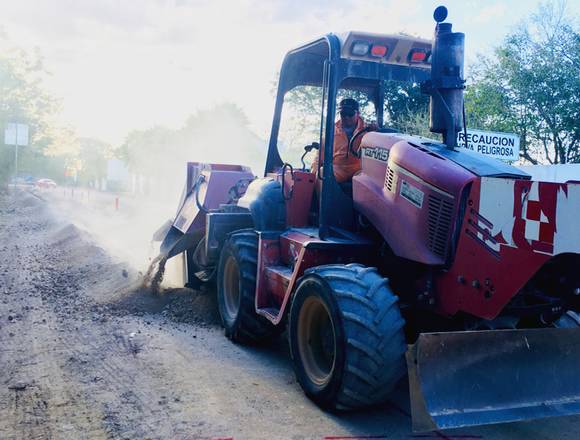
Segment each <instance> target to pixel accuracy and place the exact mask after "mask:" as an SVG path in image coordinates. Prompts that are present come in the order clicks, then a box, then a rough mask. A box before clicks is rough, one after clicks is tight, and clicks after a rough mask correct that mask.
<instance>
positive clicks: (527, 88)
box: [466, 3, 580, 164]
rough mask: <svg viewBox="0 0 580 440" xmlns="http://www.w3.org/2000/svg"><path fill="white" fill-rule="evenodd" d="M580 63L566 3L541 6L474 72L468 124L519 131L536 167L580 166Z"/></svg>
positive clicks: (526, 156) (579, 44) (524, 154)
mask: <svg viewBox="0 0 580 440" xmlns="http://www.w3.org/2000/svg"><path fill="white" fill-rule="evenodd" d="M579 60H580V33H579V31H578V28H577V27H575V25H574V23H573V22H572V21H571V20H569V19H568V18H567V16H566V10H565V7H564V5H563V4H559V5H558V6H556V5H554V4H553V3H551V4H543V5H541V6H540V8H539V9H538V11H537V12H536V13H535V14H533V15H531V17H530V18H529V20H528V21H527V22H525V23H523V24H522V25H521V26H520V27H519V29H517V30H516V31H515V32H513V33H512V34H510V35H508V36H507V37H506V38H505V40H504V42H503V43H502V45H500V46H499V47H498V48H497V49H496V51H495V56H494V57H492V58H484V59H482V60H481V62H480V63H479V64H478V65H477V66H476V68H475V69H474V72H473V74H472V76H471V81H472V84H471V85H470V86H469V87H468V90H467V93H466V108H467V113H468V121H469V125H470V126H471V127H473V128H482V129H488V130H499V131H513V132H516V133H518V134H519V135H520V137H521V151H520V156H521V158H522V159H523V160H524V161H527V162H530V163H532V164H537V163H542V162H548V163H551V164H557V163H572V162H576V163H580V153H579V149H578V144H579V142H580V95H579V91H580V61H579Z"/></svg>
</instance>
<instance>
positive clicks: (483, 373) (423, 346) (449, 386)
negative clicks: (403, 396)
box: [407, 328, 580, 432]
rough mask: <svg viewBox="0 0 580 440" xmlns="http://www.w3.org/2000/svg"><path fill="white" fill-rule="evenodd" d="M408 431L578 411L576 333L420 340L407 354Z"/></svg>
mask: <svg viewBox="0 0 580 440" xmlns="http://www.w3.org/2000/svg"><path fill="white" fill-rule="evenodd" d="M407 365H408V369H409V388H410V395H411V411H412V414H413V431H415V432H424V431H431V430H436V429H446V428H458V427H462V426H473V425H485V424H492V423H504V422H513V421H518V420H529V419H536V418H542V417H552V416H564V415H571V414H579V413H580V370H579V366H580V329H579V328H550V329H534V330H492V331H469V332H449V333H425V334H421V335H420V336H419V338H418V340H417V342H416V343H415V344H414V345H413V346H412V347H411V348H410V349H409V351H408V352H407Z"/></svg>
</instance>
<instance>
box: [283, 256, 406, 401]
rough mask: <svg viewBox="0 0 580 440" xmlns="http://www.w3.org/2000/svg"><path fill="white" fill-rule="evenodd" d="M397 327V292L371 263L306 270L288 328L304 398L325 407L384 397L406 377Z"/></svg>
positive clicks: (399, 320)
mask: <svg viewBox="0 0 580 440" xmlns="http://www.w3.org/2000/svg"><path fill="white" fill-rule="evenodd" d="M404 324H405V323H404V320H403V318H402V316H401V312H400V310H399V307H398V298H397V296H396V295H394V294H393V293H392V291H391V290H390V288H389V285H388V280H386V279H385V278H383V277H381V276H380V275H379V274H378V272H377V270H376V269H375V268H367V267H364V266H362V265H359V264H349V265H346V266H344V265H327V266H320V267H316V268H313V269H309V270H307V271H306V272H305V275H304V277H303V278H302V280H301V281H300V283H299V285H298V287H297V289H296V294H295V297H294V301H293V303H292V307H291V310H290V323H289V331H288V334H289V338H290V353H291V356H292V361H293V364H294V371H295V373H296V377H297V379H298V382H299V383H300V385H301V386H302V388H303V390H304V392H305V393H306V395H307V396H308V397H310V398H311V399H312V400H313V401H314V402H316V403H317V404H318V405H320V406H321V407H323V408H327V409H331V410H332V409H355V408H360V407H364V406H369V405H374V404H377V403H380V402H383V401H384V400H385V399H386V398H387V396H388V395H389V393H390V392H391V391H392V389H393V388H394V387H395V385H396V384H397V382H398V381H399V380H400V379H401V377H403V375H404V374H405V352H406V349H407V345H406V342H405V336H404V331H403V326H404Z"/></svg>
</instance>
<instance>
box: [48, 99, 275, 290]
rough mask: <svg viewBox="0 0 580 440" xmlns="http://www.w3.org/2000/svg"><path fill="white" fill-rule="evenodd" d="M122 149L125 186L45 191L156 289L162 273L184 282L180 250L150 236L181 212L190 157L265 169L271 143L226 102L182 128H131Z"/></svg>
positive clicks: (169, 280)
mask: <svg viewBox="0 0 580 440" xmlns="http://www.w3.org/2000/svg"><path fill="white" fill-rule="evenodd" d="M160 133H163V136H160ZM124 148H125V151H124V156H125V157H124V161H125V162H126V163H127V168H128V171H129V175H130V179H129V181H128V182H126V184H125V187H124V188H123V190H118V191H97V190H95V189H89V188H79V187H76V188H71V187H58V188H56V189H54V190H46V191H43V192H42V193H41V194H40V195H41V196H43V197H47V198H49V199H50V201H51V202H52V203H54V204H55V205H56V206H57V208H58V209H57V210H56V211H57V212H58V213H59V214H60V215H62V216H63V217H66V218H67V219H68V221H70V222H72V223H73V224H75V226H77V227H79V228H80V229H82V230H84V231H86V232H88V233H89V234H90V235H91V236H92V237H93V239H94V240H95V241H96V242H97V244H98V245H99V246H101V247H103V248H104V249H105V250H107V252H108V253H110V254H111V255H112V256H113V257H114V258H116V259H117V260H118V261H119V262H125V263H127V265H128V266H129V269H130V270H134V271H137V272H138V273H141V274H142V280H143V283H144V284H145V285H148V286H149V287H150V288H152V289H154V290H155V289H158V288H159V285H160V284H161V281H162V280H163V279H164V278H165V279H164V281H163V286H164V287H182V286H183V285H184V283H185V280H184V271H183V256H182V255H178V256H176V257H173V258H171V259H169V260H167V259H166V258H164V257H163V256H160V255H158V254H159V244H160V243H159V242H153V241H152V237H153V235H154V234H155V232H156V231H157V230H158V229H159V228H161V227H162V225H163V224H165V223H166V222H167V221H168V220H169V219H171V220H173V219H174V217H175V215H176V212H177V210H178V208H179V203H180V199H181V195H182V193H183V191H184V186H185V182H186V177H187V162H204V163H225V164H240V165H246V166H249V167H251V169H252V171H253V172H254V174H255V175H261V174H262V172H263V167H264V158H265V156H266V142H265V141H264V140H263V139H261V138H260V137H258V136H257V135H256V134H255V133H253V132H252V130H251V129H250V128H249V127H248V124H247V120H246V119H245V116H244V114H243V112H242V111H241V110H240V109H239V108H237V107H234V106H231V105H222V106H217V107H214V108H210V109H208V110H207V111H205V112H200V113H197V114H195V115H193V116H192V117H191V118H190V119H189V120H188V121H187V122H186V123H185V125H184V126H183V127H182V128H180V129H177V130H170V129H166V128H159V127H157V128H153V129H150V130H146V131H143V132H138V133H137V134H135V132H133V133H132V134H130V135H129V136H128V138H127V141H126V143H125V145H124ZM165 263H167V264H165ZM155 268H158V269H159V271H158V272H155ZM164 275H165V276H164Z"/></svg>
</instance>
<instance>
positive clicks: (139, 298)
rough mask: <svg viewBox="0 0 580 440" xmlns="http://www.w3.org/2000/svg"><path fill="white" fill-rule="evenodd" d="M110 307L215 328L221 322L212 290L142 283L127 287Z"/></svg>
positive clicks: (120, 310)
mask: <svg viewBox="0 0 580 440" xmlns="http://www.w3.org/2000/svg"><path fill="white" fill-rule="evenodd" d="M110 305H111V307H112V308H113V310H116V311H118V312H121V313H123V312H125V313H130V314H134V315H146V314H161V315H163V316H164V317H165V318H166V319H168V320H170V321H174V322H181V323H186V324H195V325H197V326H201V327H215V326H218V325H219V323H220V319H219V313H218V310H217V302H216V296H215V292H213V291H211V290H207V291H196V290H191V289H187V288H182V289H166V290H162V291H157V290H154V289H152V288H151V287H143V286H142V285H141V284H139V285H136V286H134V287H133V288H132V289H128V290H126V291H125V292H124V293H123V294H122V295H120V298H119V299H118V300H117V301H116V302H114V303H111V304H110Z"/></svg>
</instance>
